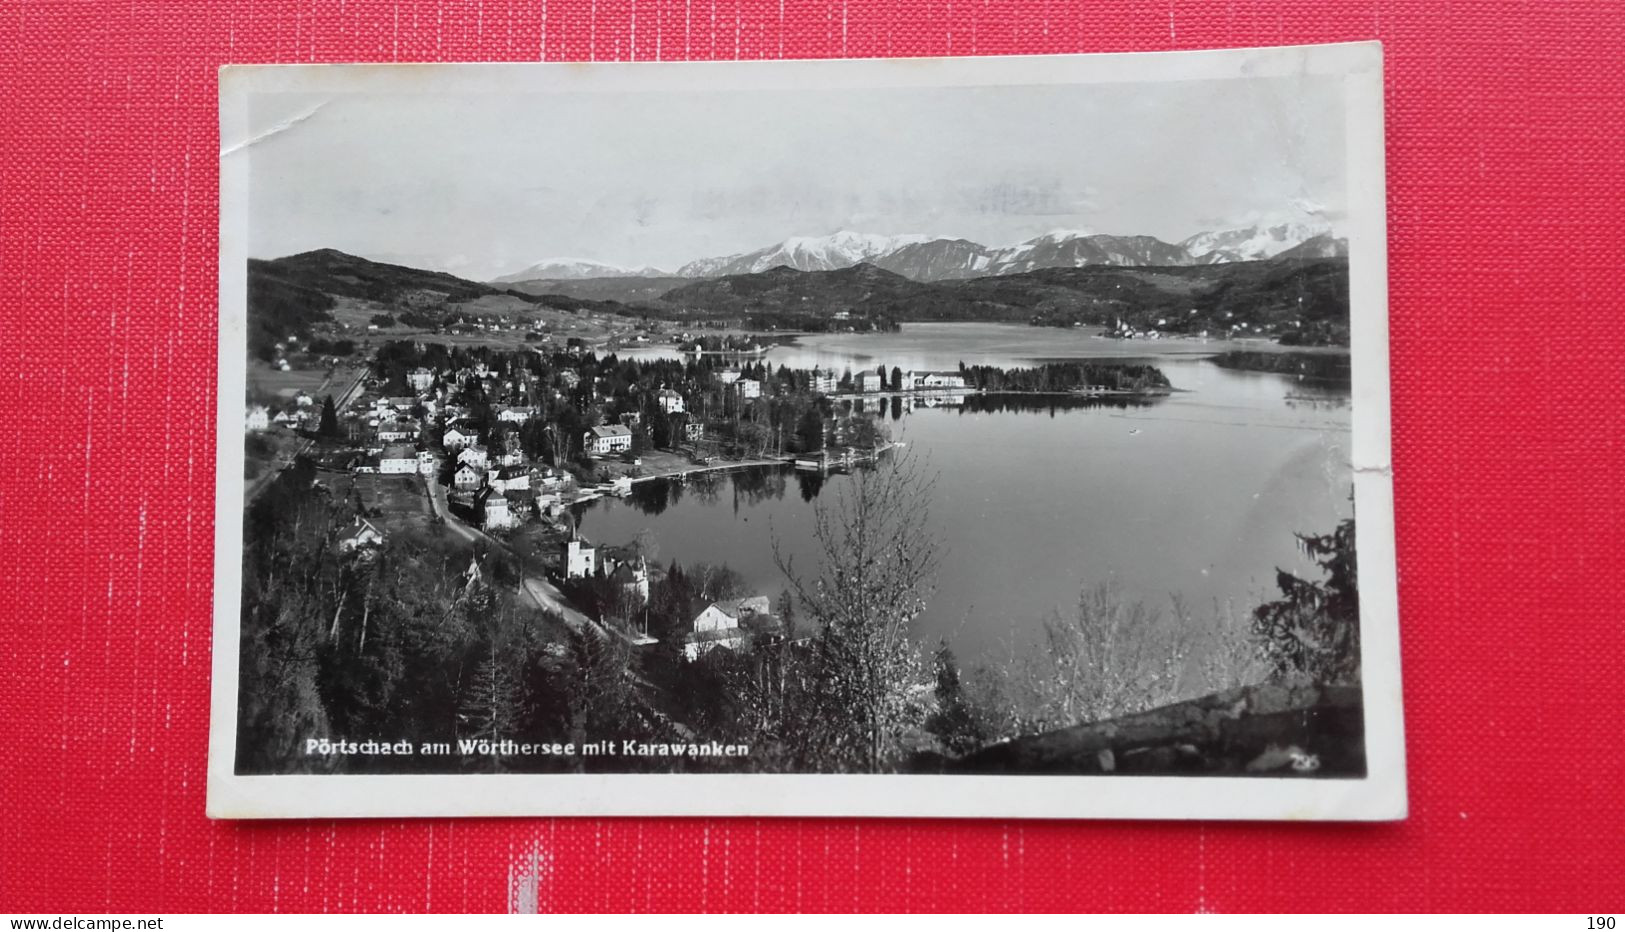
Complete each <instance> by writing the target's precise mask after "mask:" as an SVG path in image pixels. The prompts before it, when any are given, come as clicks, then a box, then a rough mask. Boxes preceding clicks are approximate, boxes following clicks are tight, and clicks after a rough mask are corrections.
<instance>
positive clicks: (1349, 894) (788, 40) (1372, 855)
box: [0, 0, 1625, 911]
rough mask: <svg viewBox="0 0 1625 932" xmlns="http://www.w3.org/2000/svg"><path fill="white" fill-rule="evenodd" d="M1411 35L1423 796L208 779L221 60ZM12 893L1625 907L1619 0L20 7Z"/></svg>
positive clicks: (1397, 400) (0, 302)
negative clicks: (923, 798)
mask: <svg viewBox="0 0 1625 932" xmlns="http://www.w3.org/2000/svg"><path fill="white" fill-rule="evenodd" d="M1370 38H1377V39H1381V40H1382V41H1383V42H1384V43H1386V49H1387V62H1388V74H1387V84H1388V93H1387V105H1388V111H1387V114H1388V160H1389V161H1388V168H1389V210H1390V224H1391V226H1390V229H1391V233H1390V252H1391V280H1392V324H1393V336H1392V347H1393V371H1394V387H1393V412H1394V451H1395V474H1396V475H1395V481H1396V487H1397V494H1396V497H1397V502H1396V507H1397V512H1398V515H1397V516H1398V522H1399V532H1398V533H1399V537H1398V546H1399V572H1400V597H1401V607H1402V629H1403V641H1404V661H1405V668H1404V678H1405V703H1406V717H1407V732H1408V746H1409V754H1410V767H1411V783H1410V788H1411V789H1410V792H1411V799H1412V815H1411V818H1410V820H1409V821H1408V822H1405V823H1403V824H1397V825H1387V826H1326V825H1262V824H1257V825H1227V824H1133V823H1078V824H1062V823H999V822H991V823H974V822H964V823H954V822H877V821H869V822H842V821H759V820H749V819H746V820H731V821H728V820H713V821H699V820H691V821H670V820H655V819H641V820H569V819H557V820H513V821H487V822H454V821H419V822H388V823H386V822H367V823H350V824H344V823H327V822H318V823H304V822H294V823H285V824H264V825H255V824H216V823H210V822H208V821H207V820H205V819H204V817H203V789H204V759H205V743H206V732H207V717H208V678H209V645H210V579H211V562H212V559H213V552H212V541H213V537H212V534H213V520H212V517H213V508H214V498H213V495H214V483H213V476H214V442H215V441H214V430H213V423H214V414H213V411H214V400H213V399H214V371H215V367H214V358H215V315H216V265H215V262H216V251H215V249H216V240H217V228H218V227H217V224H218V217H217V211H216V206H217V200H216V183H217V173H216V152H217V145H218V139H217V131H216V122H215V121H216V111H215V108H216V104H215V69H216V67H217V66H218V65H220V64H222V63H225V62H311V61H352V60H393V59H399V60H402V61H406V60H478V59H503V60H507V59H512V60H535V59H537V58H546V59H548V60H558V59H599V60H603V59H614V58H628V57H635V58H637V59H640V60H641V59H652V58H655V57H656V56H657V54H658V55H659V56H660V57H663V58H667V59H671V58H682V57H694V58H733V57H742V58H759V57H768V58H771V57H779V56H785V57H831V56H841V55H851V56H886V55H946V54H1000V53H1014V52H1082V51H1091V52H1092V51H1120V50H1158V49H1184V48H1199V47H1213V46H1231V45H1267V44H1288V43H1303V42H1326V41H1340V40H1354V39H1370ZM0 73H3V75H4V81H3V86H4V88H5V91H4V100H5V103H4V106H3V108H0V333H3V338H0V348H3V351H4V358H3V362H0V412H3V413H4V415H5V423H6V425H7V427H8V428H9V429H8V431H7V434H8V436H9V438H11V442H10V443H8V445H7V446H8V449H7V452H6V455H5V456H3V457H0V579H3V582H0V617H3V621H4V625H5V629H4V638H3V643H0V657H3V658H4V675H3V678H0V710H3V711H0V741H3V745H0V752H3V754H4V759H5V760H4V764H3V765H0V773H3V778H0V909H16V910H81V911H90V910H96V911H103V910H128V911H136V910H142V911H182V910H234V909H243V910H465V909H467V910H502V909H506V908H508V906H509V889H508V886H509V876H510V872H511V870H512V865H513V864H514V863H515V862H516V861H518V860H520V859H521V858H522V857H524V856H525V855H527V854H528V853H529V852H533V851H534V852H539V861H540V864H541V866H542V879H541V882H540V884H539V886H540V890H539V903H540V905H541V906H542V908H544V909H547V908H556V909H607V910H619V909H650V908H653V909H679V910H686V909H712V910H720V909H764V910H778V909H804V910H824V909H875V908H890V909H948V908H958V909H984V908H985V909H1006V908H1043V909H1097V910H1104V909H1137V910H1164V909H1165V910H1254V909H1278V908H1287V909H1298V910H1313V909H1364V910H1386V909H1394V908H1403V909H1457V910H1472V909H1542V910H1568V911H1580V910H1603V909H1614V910H1619V909H1621V908H1622V900H1625V896H1622V891H1625V747H1622V742H1625V676H1622V672H1625V637H1622V630H1621V629H1622V619H1625V612H1622V608H1625V593H1622V585H1621V584H1622V580H1625V533H1622V531H1625V440H1622V428H1625V417H1622V415H1625V326H1622V320H1621V312H1622V311H1625V300H1622V292H1625V289H1622V287H1621V286H1622V284H1625V3H1621V2H1619V0H1611V2H1582V0H1571V2H1560V3H1524V2H1510V0H1458V2H1454V3H1450V4H1437V3H1433V2H1429V0H1385V2H1372V0H1359V2H1353V0H1351V2H1344V3H1338V4H1326V3H1322V2H1317V0H1275V2H1267V0H1231V2H1224V3H1217V2H1216V3H1196V2H1190V0H1177V2H1169V0H1160V2H1131V0H1108V2H1097V0H1089V2H1085V0H1072V2H1067V0H981V2H974V3H960V4H948V3H944V4H940V5H939V4H932V3H927V2H922V0H891V2H886V0H875V2H852V3H849V4H841V3H824V2H809V0H787V2H784V3H780V2H778V0H737V2H703V3H696V2H689V3H683V2H675V0H644V2H642V3H636V2H631V0H598V2H596V3H587V2H566V0H552V2H535V0H527V2H517V0H514V2H508V0H483V2H479V0H399V2H383V0H346V2H344V3H342V4H340V3H326V2H308V0H300V2H293V0H254V2H248V0H233V2H219V3H212V2H203V0H198V2H186V3H183V2H174V3H160V2H156V0H151V2H145V3H130V4H119V5H113V4H107V5H103V4H89V3H81V2H73V0H44V2H41V0H29V2H13V3H8V4H5V5H4V7H3V8H0Z"/></svg>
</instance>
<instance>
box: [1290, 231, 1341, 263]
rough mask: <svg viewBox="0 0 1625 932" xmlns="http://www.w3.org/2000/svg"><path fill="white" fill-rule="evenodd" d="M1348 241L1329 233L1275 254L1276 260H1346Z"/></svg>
mask: <svg viewBox="0 0 1625 932" xmlns="http://www.w3.org/2000/svg"><path fill="white" fill-rule="evenodd" d="M1348 254H1349V241H1348V240H1346V239H1343V238H1341V237H1336V236H1333V235H1332V234H1330V233H1322V234H1320V235H1319V236H1315V237H1311V238H1309V239H1306V240H1304V241H1303V242H1301V243H1299V244H1298V245H1296V246H1293V247H1292V248H1291V249H1288V250H1285V251H1282V252H1278V253H1276V254H1275V256H1274V258H1276V259H1330V258H1332V257H1342V258H1345V259H1346V258H1348Z"/></svg>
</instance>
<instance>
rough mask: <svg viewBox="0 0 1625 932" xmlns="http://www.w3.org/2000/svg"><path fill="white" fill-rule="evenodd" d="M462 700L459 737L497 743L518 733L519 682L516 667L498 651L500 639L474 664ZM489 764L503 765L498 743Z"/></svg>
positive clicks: (458, 715) (458, 716) (495, 767)
mask: <svg viewBox="0 0 1625 932" xmlns="http://www.w3.org/2000/svg"><path fill="white" fill-rule="evenodd" d="M461 700H462V701H461V703H460V704H459V708H458V711H457V725H458V729H457V731H458V737H460V738H472V739H478V740H484V741H489V742H491V743H492V745H493V746H494V745H495V744H496V743H497V742H499V741H501V740H503V739H504V738H512V737H514V736H515V734H516V733H517V729H516V725H517V723H518V721H519V716H520V708H519V685H518V683H517V681H516V679H515V676H514V671H513V670H512V669H511V668H510V667H509V665H508V663H507V662H506V660H505V658H504V657H502V656H501V654H500V653H499V652H498V650H497V644H496V641H494V640H493V641H490V642H489V643H488V644H487V646H486V650H485V651H484V652H483V653H482V655H481V656H480V659H479V662H478V663H477V664H476V665H475V667H474V674H473V675H472V676H471V677H469V679H468V682H467V683H466V684H465V686H464V688H463V690H462V695H461ZM489 767H490V769H491V770H500V769H501V767H502V762H501V760H500V758H499V757H498V755H497V752H496V749H495V747H493V748H492V750H491V753H490V760H489Z"/></svg>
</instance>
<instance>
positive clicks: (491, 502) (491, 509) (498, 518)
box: [474, 486, 518, 531]
mask: <svg viewBox="0 0 1625 932" xmlns="http://www.w3.org/2000/svg"><path fill="white" fill-rule="evenodd" d="M474 500H475V502H476V503H477V504H478V505H479V509H480V518H481V523H482V524H483V526H484V528H485V529H486V530H487V531H495V530H500V529H502V528H510V527H513V526H514V525H515V524H517V523H518V522H517V521H516V520H515V519H514V514H513V512H512V511H511V510H510V509H509V508H508V497H507V496H505V495H503V494H502V493H501V492H499V491H497V490H496V489H494V488H491V487H489V486H487V487H486V488H485V490H484V491H482V492H480V494H479V495H477V496H475V499H474Z"/></svg>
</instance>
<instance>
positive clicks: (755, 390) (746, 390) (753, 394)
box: [734, 379, 762, 398]
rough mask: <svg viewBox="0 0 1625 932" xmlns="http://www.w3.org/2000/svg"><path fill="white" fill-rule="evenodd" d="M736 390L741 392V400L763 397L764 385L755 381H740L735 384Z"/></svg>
mask: <svg viewBox="0 0 1625 932" xmlns="http://www.w3.org/2000/svg"><path fill="white" fill-rule="evenodd" d="M734 388H735V389H737V390H738V391H739V397H741V398H760V397H762V383H761V382H758V381H756V380H755V379H739V380H738V381H736V382H734Z"/></svg>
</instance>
